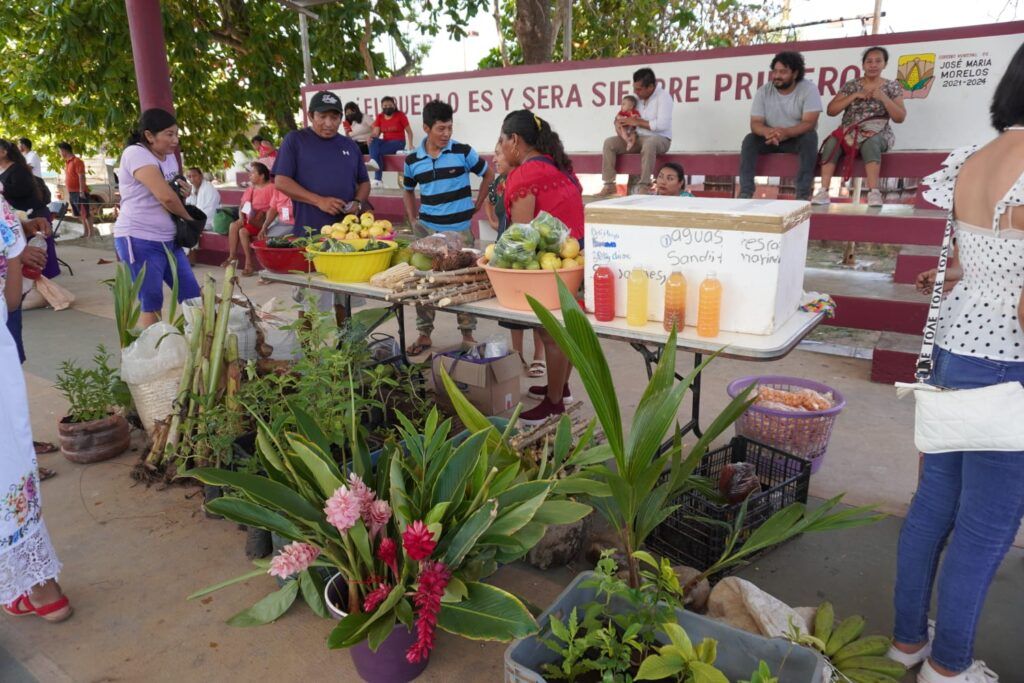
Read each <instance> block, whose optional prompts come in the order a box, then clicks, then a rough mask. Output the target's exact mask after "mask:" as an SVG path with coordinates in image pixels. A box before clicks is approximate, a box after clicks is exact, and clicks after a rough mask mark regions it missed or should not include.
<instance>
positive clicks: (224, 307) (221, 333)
mask: <svg viewBox="0 0 1024 683" xmlns="http://www.w3.org/2000/svg"><path fill="white" fill-rule="evenodd" d="M234 285H235V264H234V263H230V264H228V267H227V268H225V269H224V288H223V290H222V291H221V299H220V309H219V310H218V311H217V322H216V326H215V327H214V331H213V346H212V347H211V348H210V373H209V374H208V375H207V376H206V380H207V382H208V383H207V387H206V406H207V407H212V406H213V402H214V400H215V399H216V395H217V385H218V384H219V382H220V373H221V366H222V365H223V363H224V339H225V338H226V336H227V332H228V318H229V316H230V314H231V294H232V291H233V290H234Z"/></svg>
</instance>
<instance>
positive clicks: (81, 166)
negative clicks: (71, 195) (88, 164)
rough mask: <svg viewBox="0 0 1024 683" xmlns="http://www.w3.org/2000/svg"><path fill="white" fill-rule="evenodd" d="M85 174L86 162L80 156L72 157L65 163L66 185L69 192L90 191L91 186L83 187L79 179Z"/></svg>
mask: <svg viewBox="0 0 1024 683" xmlns="http://www.w3.org/2000/svg"><path fill="white" fill-rule="evenodd" d="M84 175H85V162H84V161H82V160H81V159H79V158H78V157H71V158H70V159H68V160H67V161H66V162H65V163H64V187H66V188H68V192H88V191H89V188H87V187H81V183H79V182H78V181H79V179H80V178H82V177H83V176H84Z"/></svg>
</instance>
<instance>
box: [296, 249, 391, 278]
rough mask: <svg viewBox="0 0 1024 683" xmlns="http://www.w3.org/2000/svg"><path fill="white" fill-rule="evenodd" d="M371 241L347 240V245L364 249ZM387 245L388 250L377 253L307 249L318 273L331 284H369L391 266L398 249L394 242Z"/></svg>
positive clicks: (377, 251)
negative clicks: (374, 277) (394, 252)
mask: <svg viewBox="0 0 1024 683" xmlns="http://www.w3.org/2000/svg"><path fill="white" fill-rule="evenodd" d="M369 241H370V240H345V243H346V244H351V245H352V246H353V247H355V248H356V249H362V248H363V247H365V246H366V243H367V242H369ZM378 241H379V240H378ZM386 244H387V247H386V248H384V249H377V250H376V251H357V252H352V253H344V252H322V251H317V250H316V249H314V248H313V247H307V248H306V251H308V252H309V253H311V254H313V267H314V268H315V269H316V272H318V273H323V275H324V277H326V278H327V279H328V280H330V281H331V282H369V281H370V278H371V277H373V276H374V275H376V274H377V273H379V272H381V271H382V270H387V269H388V267H389V266H390V265H391V252H393V251H394V250H395V249H397V248H398V247H397V245H396V244H395V243H394V242H387V243H386Z"/></svg>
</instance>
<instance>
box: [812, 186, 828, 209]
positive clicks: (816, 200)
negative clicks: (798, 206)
mask: <svg viewBox="0 0 1024 683" xmlns="http://www.w3.org/2000/svg"><path fill="white" fill-rule="evenodd" d="M831 203H832V199H831V198H829V196H828V190H826V189H825V188H821V189H820V190H818V191H817V192H815V193H814V196H813V197H811V204H814V205H815V206H828V205H829V204H831Z"/></svg>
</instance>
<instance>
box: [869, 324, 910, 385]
mask: <svg viewBox="0 0 1024 683" xmlns="http://www.w3.org/2000/svg"><path fill="white" fill-rule="evenodd" d="M920 350H921V335H920V334H918V335H913V334H899V333H897V332H883V333H882V336H881V337H879V339H878V343H877V344H875V349H874V352H873V353H872V356H871V381H872V382H880V383H883V384H892V383H893V382H913V381H914V366H915V364H916V363H917V354H918V352H920Z"/></svg>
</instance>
